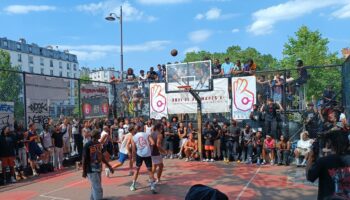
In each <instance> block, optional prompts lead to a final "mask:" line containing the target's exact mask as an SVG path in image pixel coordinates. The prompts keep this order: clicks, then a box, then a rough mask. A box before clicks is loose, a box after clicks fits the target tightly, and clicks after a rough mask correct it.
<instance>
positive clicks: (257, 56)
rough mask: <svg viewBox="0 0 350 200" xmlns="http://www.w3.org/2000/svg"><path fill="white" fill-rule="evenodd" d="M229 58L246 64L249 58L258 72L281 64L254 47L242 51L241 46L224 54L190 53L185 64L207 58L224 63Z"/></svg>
mask: <svg viewBox="0 0 350 200" xmlns="http://www.w3.org/2000/svg"><path fill="white" fill-rule="evenodd" d="M227 57H229V58H230V59H231V62H235V61H236V60H241V62H242V63H245V62H246V61H247V60H248V59H249V58H251V59H253V60H254V62H255V63H256V64H257V68H258V70H263V69H266V68H269V69H272V68H276V67H278V66H279V62H278V60H277V59H276V58H274V57H273V56H272V55H270V54H261V53H260V52H259V51H258V50H256V49H255V48H252V47H248V48H246V49H242V48H241V47H240V46H237V45H236V46H230V47H228V48H227V50H226V52H222V53H210V52H207V51H199V52H189V53H187V54H186V58H185V60H184V61H185V62H193V61H201V60H204V59H205V58H209V59H211V60H214V59H219V60H220V62H221V63H223V62H224V60H225V58H227Z"/></svg>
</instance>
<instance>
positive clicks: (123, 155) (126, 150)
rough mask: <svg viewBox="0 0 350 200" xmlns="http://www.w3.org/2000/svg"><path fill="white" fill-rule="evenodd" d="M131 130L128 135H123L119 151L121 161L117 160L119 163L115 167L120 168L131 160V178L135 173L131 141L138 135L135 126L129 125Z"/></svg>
mask: <svg viewBox="0 0 350 200" xmlns="http://www.w3.org/2000/svg"><path fill="white" fill-rule="evenodd" d="M128 128H129V130H128V133H127V134H125V135H123V137H122V138H121V143H120V149H119V159H118V160H117V163H116V164H115V165H113V169H114V168H118V167H120V166H122V165H123V164H124V162H125V161H126V160H127V159H129V169H130V171H129V176H132V174H133V171H132V168H133V159H132V152H131V140H132V137H133V136H134V135H135V133H136V127H135V124H133V123H131V124H129V127H128Z"/></svg>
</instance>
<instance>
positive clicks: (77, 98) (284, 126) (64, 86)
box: [0, 65, 349, 135]
mask: <svg viewBox="0 0 350 200" xmlns="http://www.w3.org/2000/svg"><path fill="white" fill-rule="evenodd" d="M343 66H346V65H333V66H311V67H304V68H299V69H283V70H274V71H257V72H255V73H254V76H255V79H256V98H255V99H256V101H255V102H256V104H258V105H259V106H261V105H264V104H266V101H267V100H268V99H272V100H273V101H274V102H278V103H279V104H280V105H281V107H282V108H283V109H279V110H280V112H279V113H278V114H277V115H278V117H277V122H276V125H275V128H276V129H277V130H278V131H279V132H280V133H289V134H294V135H295V134H296V133H298V131H300V129H301V128H303V125H305V117H307V116H305V111H307V110H308V106H307V104H308V103H309V105H311V104H313V105H314V106H313V108H315V109H314V110H315V112H321V113H322V114H323V115H324V116H325V117H327V116H326V115H327V112H329V110H334V109H337V110H341V109H342V107H343V106H346V105H348V104H349V103H347V104H346V105H345V104H344V102H345V100H346V96H345V98H344V95H348V93H346V92H344V90H343V89H342V88H344V81H346V80H347V79H346V78H345V77H344V76H345V75H344V73H343V74H342V70H343V71H345V70H344V69H345V67H343ZM342 67H343V69H342ZM342 75H343V76H342ZM0 77H1V79H0V102H1V103H2V104H1V105H2V111H4V110H6V109H5V107H6V105H7V106H8V105H12V106H13V110H12V112H13V115H12V116H11V115H8V114H6V113H5V112H2V114H1V119H0V122H1V123H3V124H6V123H9V122H11V121H12V123H15V122H16V123H23V124H24V125H27V124H29V123H31V122H34V123H37V124H44V123H46V122H47V120H48V119H49V118H52V119H54V120H59V119H62V118H63V117H69V118H79V119H91V118H96V117H104V118H106V117H109V118H110V119H112V118H113V117H129V118H131V117H145V118H148V117H149V116H150V102H149V101H150V91H149V88H150V83H151V82H148V81H125V82H121V83H115V84H111V83H106V82H98V81H87V80H79V79H74V78H64V77H54V76H46V75H38V74H29V73H25V72H15V71H8V70H1V69H0ZM235 77H244V75H242V74H238V75H234V76H231V75H225V76H220V77H213V79H219V78H227V79H228V86H227V88H228V98H229V99H230V100H229V101H230V112H226V113H208V114H203V122H206V121H212V120H213V119H214V118H217V119H218V121H221V122H228V121H230V119H232V118H234V116H233V113H234V111H233V109H232V106H233V103H232V99H233V93H234V92H233V88H232V81H233V80H235ZM342 79H343V80H342ZM342 83H343V84H342ZM345 86H346V85H345ZM345 88H346V87H345ZM214 91H215V85H214ZM5 103H10V104H6V105H5ZM260 108H261V107H260ZM260 108H259V109H260ZM174 116H176V117H177V118H179V119H180V120H182V121H185V122H194V124H195V122H196V120H197V119H196V114H188V113H183V114H178V115H168V118H172V117H174ZM11 117H12V118H13V119H11ZM262 118H264V116H262ZM250 120H251V119H248V120H243V125H244V124H245V123H251V122H250ZM261 123H262V124H261V126H264V125H263V122H261Z"/></svg>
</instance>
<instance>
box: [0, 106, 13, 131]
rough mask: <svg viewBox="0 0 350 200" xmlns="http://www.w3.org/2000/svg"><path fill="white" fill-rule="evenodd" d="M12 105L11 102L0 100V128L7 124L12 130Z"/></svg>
mask: <svg viewBox="0 0 350 200" xmlns="http://www.w3.org/2000/svg"><path fill="white" fill-rule="evenodd" d="M14 107H15V106H14V103H13V102H0V130H1V129H2V128H3V127H4V126H9V127H10V129H11V130H13V124H14V112H15V108H14Z"/></svg>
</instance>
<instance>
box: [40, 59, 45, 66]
mask: <svg viewBox="0 0 350 200" xmlns="http://www.w3.org/2000/svg"><path fill="white" fill-rule="evenodd" d="M40 65H41V66H44V58H40Z"/></svg>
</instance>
